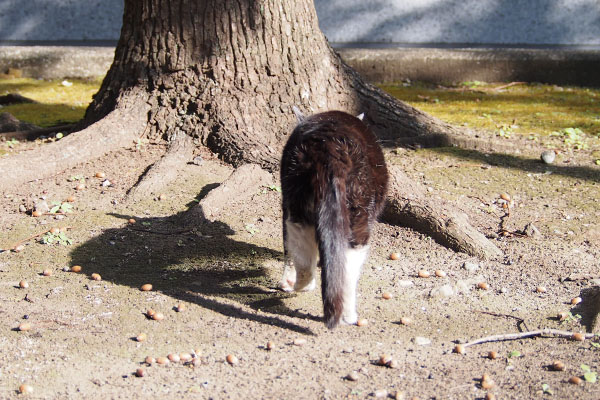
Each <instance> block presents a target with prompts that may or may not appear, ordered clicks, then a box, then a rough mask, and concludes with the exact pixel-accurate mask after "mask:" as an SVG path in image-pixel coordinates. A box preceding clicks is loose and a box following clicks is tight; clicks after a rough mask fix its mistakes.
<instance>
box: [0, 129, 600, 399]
mask: <svg viewBox="0 0 600 400" xmlns="http://www.w3.org/2000/svg"><path fill="white" fill-rule="evenodd" d="M511 140H513V139H511ZM514 143H515V144H516V148H519V149H520V151H519V152H516V153H514V154H508V155H502V154H493V153H483V152H477V151H468V150H461V149H456V148H454V149H449V148H442V149H429V150H416V151H415V150H403V149H386V156H387V159H388V162H389V163H390V164H397V165H401V166H402V167H403V168H404V170H405V171H406V172H407V173H408V174H409V175H410V176H411V177H412V178H414V179H416V180H417V181H419V182H420V183H422V184H423V185H425V186H426V187H427V188H428V191H429V193H430V194H431V196H439V197H441V198H444V199H446V200H448V201H451V202H453V203H454V204H456V207H457V208H459V209H460V210H462V211H464V212H466V213H467V214H468V215H469V218H470V221H471V222H472V224H473V225H474V226H476V227H477V228H478V229H479V230H480V231H481V232H483V233H484V234H486V235H487V236H488V237H490V238H491V240H492V241H493V242H494V243H495V244H496V245H497V246H498V247H499V248H500V249H501V250H502V251H503V253H504V255H503V257H501V258H499V259H497V260H485V261H484V260H477V259H474V258H472V257H470V256H468V255H466V254H461V253H456V252H454V251H452V250H448V249H446V248H444V247H442V246H440V245H439V244H437V243H436V242H434V241H433V240H431V239H429V238H428V237H427V236H425V235H423V234H420V233H417V232H414V231H412V230H410V229H406V228H403V227H398V226H390V225H386V224H378V225H377V227H376V229H375V233H374V235H373V237H372V242H371V244H372V246H371V255H370V257H369V259H368V261H367V263H366V265H365V267H364V270H363V274H362V277H361V281H360V297H359V314H360V317H361V318H366V319H367V321H368V325H366V326H360V327H359V326H342V327H340V328H338V329H335V330H333V331H328V330H327V329H326V328H325V326H324V325H323V323H322V322H321V315H322V310H321V307H322V306H321V299H320V291H319V290H316V291H314V292H307V293H299V294H288V293H283V292H280V291H277V290H275V289H274V288H275V286H276V284H277V281H278V278H279V275H280V274H281V272H282V245H281V217H280V193H279V191H278V187H277V186H276V185H275V186H271V185H269V184H266V185H265V186H263V185H257V186H256V188H255V193H253V194H252V195H251V196H250V197H249V198H246V199H243V200H242V201H236V200H235V196H234V195H233V194H232V200H231V201H227V202H225V203H224V204H223V205H222V207H223V208H222V210H221V213H220V214H219V215H220V216H219V218H218V219H216V220H215V221H214V222H209V221H201V220H199V219H197V218H194V217H192V216H191V215H190V214H189V213H186V210H188V209H190V208H193V207H194V206H195V205H196V204H197V202H198V200H200V199H201V198H202V197H204V196H205V195H206V194H207V193H208V192H209V191H210V189H213V188H215V187H216V186H218V184H219V183H220V182H222V181H223V180H225V179H226V178H227V177H228V176H229V175H230V174H231V172H232V171H233V170H232V168H231V167H229V166H227V165H223V164H222V163H220V162H219V161H217V160H215V159H214V158H212V157H211V156H210V155H209V154H208V153H202V154H201V156H202V159H203V160H202V162H201V163H199V165H196V164H193V163H190V164H188V165H186V167H185V170H184V171H183V172H182V173H181V174H180V178H179V179H178V180H177V181H176V182H175V183H173V184H171V185H169V186H168V188H167V189H165V190H164V191H163V192H162V193H157V194H156V195H155V196H151V197H149V198H147V199H145V200H143V201H139V202H134V203H128V202H125V201H124V196H125V193H126V191H127V189H128V188H130V187H131V186H132V185H133V184H134V183H135V182H136V180H137V179H138V176H139V175H140V174H141V173H142V172H143V171H144V170H145V169H146V168H147V167H148V166H149V165H150V164H151V163H153V162H154V161H155V160H157V159H158V158H159V157H160V156H161V155H162V154H163V153H164V148H163V147H162V146H159V145H152V144H145V145H141V146H137V147H135V146H132V148H131V149H126V150H122V151H119V152H116V153H113V154H108V155H106V156H104V157H102V158H100V159H98V160H94V161H92V162H89V163H87V164H85V165H80V166H78V167H77V168H73V169H71V170H68V171H65V172H63V173H60V174H58V175H56V176H54V177H52V178H50V179H43V180H39V181H35V182H30V183H27V184H24V185H23V186H21V187H20V188H19V189H18V190H16V191H12V192H5V193H3V194H2V197H1V198H0V226H1V227H2V229H1V232H0V248H4V249H10V248H12V247H13V246H14V245H15V244H17V243H19V242H21V241H23V240H25V239H27V238H30V237H31V236H33V235H37V234H43V233H44V232H46V231H48V230H49V229H50V228H52V227H58V228H59V229H60V230H61V231H62V232H63V234H64V236H63V238H62V239H63V240H64V241H65V243H63V244H60V243H56V242H55V243H51V244H43V243H41V241H40V240H41V238H42V237H43V236H39V237H37V238H32V239H30V240H27V241H25V242H24V247H23V249H22V250H21V251H20V252H13V251H4V252H2V253H0V287H1V289H0V322H1V323H0V398H3V399H12V398H21V397H25V396H24V395H20V394H18V388H19V386H20V385H21V384H23V383H26V384H28V385H30V386H31V387H32V389H33V392H32V393H31V394H30V395H28V396H27V398H34V399H37V398H39V399H42V398H44V399H66V398H68V399H79V398H95V399H99V398H102V399H137V398H140V399H141V398H144V399H146V398H164V399H182V398H186V399H187V398H190V399H195V398H198V399H230V398H232V399H234V398H235V399H239V398H256V399H289V398H305V399H321V398H322V399H339V398H349V399H361V398H372V397H377V398H386V397H387V398H405V399H411V398H418V399H433V398H435V399H483V398H486V395H487V394H488V393H491V394H494V395H495V396H496V397H495V398H497V399H532V398H550V396H551V398H556V399H559V398H560V399H597V398H600V387H599V386H598V385H600V383H592V382H586V381H584V382H583V383H581V384H579V385H576V384H571V383H568V380H569V378H571V377H573V376H579V377H583V375H584V372H585V371H584V370H583V369H582V368H581V365H582V364H585V365H587V366H589V367H590V369H591V372H592V375H593V372H596V371H597V370H598V368H600V349H599V348H598V345H597V344H596V343H595V341H597V340H585V341H575V340H572V339H569V338H556V337H541V338H526V339H521V340H514V341H502V342H491V343H484V344H480V345H475V346H471V347H468V348H467V349H466V353H465V354H457V353H455V352H453V351H452V350H453V349H454V347H455V345H456V343H458V342H461V341H462V342H465V341H471V340H475V339H477V338H481V337H486V336H490V335H497V334H508V333H517V332H519V331H527V330H536V329H541V328H555V329H561V330H566V331H573V332H585V331H586V329H588V330H589V329H592V325H593V324H592V322H591V321H590V320H591V319H592V318H593V312H590V310H592V311H593V310H594V309H595V308H597V305H598V304H599V302H598V300H597V298H596V297H594V287H596V286H598V284H599V283H600V280H599V279H600V272H599V266H600V261H599V260H600V244H599V238H600V228H598V221H599V219H600V218H599V217H600V205H599V199H600V186H599V183H600V168H599V167H598V166H595V165H593V163H591V162H590V161H589V157H588V156H585V157H584V156H583V155H582V154H583V153H582V152H575V153H573V152H569V151H566V152H561V153H560V154H559V155H558V157H557V160H556V162H555V163H554V164H552V165H545V164H543V163H542V162H540V161H539V154H540V151H541V148H539V147H527V146H525V145H524V144H523V143H519V142H518V139H514ZM37 145H39V144H31V143H20V144H19V145H17V146H16V147H15V151H24V150H25V149H26V148H30V147H34V146H37ZM9 156H10V155H9ZM23 168H27V167H26V166H23ZM100 171H101V172H103V173H104V174H105V175H106V177H105V178H96V177H95V174H96V173H97V172H100ZM104 179H108V180H109V181H110V183H111V184H110V185H109V186H102V182H103V181H104ZM83 181H85V185H86V187H85V188H84V189H82V190H76V189H75V187H76V186H77V185H78V184H79V183H80V182H83ZM503 193H506V194H509V195H510V197H511V208H510V216H508V217H505V218H504V227H505V228H507V229H509V230H514V231H520V230H522V229H523V228H524V227H525V225H527V224H528V223H533V224H534V225H535V226H536V227H537V228H538V229H539V232H540V233H539V235H537V236H535V237H522V236H519V235H514V236H510V237H504V236H502V235H498V232H499V230H500V224H501V221H502V220H501V217H502V216H503V215H504V214H505V210H504V209H503V208H502V206H501V201H499V199H500V196H501V194H503ZM69 196H74V197H75V199H74V201H73V202H72V203H69V204H71V205H72V209H70V210H69V211H70V212H68V213H66V214H65V215H56V214H52V213H46V214H44V215H42V216H40V217H33V216H32V215H31V213H30V211H31V209H32V208H33V206H34V204H35V203H39V202H41V201H42V200H43V199H45V201H46V203H47V204H48V205H49V207H50V208H52V206H53V202H65V201H66V199H67V198H68V197H69ZM20 206H23V207H20ZM20 208H21V210H20ZM65 208H68V207H65ZM130 218H133V219H135V223H130V222H128V220H129V219H130ZM48 238H55V239H56V238H57V237H56V236H48V235H47V236H46V239H48ZM67 239H69V240H71V241H72V243H71V244H68V243H66V241H67ZM391 252H398V253H399V254H400V258H399V259H398V260H390V259H389V255H390V253H391ZM74 265H80V266H82V271H81V272H80V273H75V272H68V269H69V268H70V267H71V266H74ZM45 269H49V270H50V272H51V273H52V274H51V276H43V274H42V272H43V271H44V270H45ZM420 270H427V271H429V272H430V273H431V275H432V276H431V277H429V278H421V277H418V272H419V271H420ZM435 270H441V271H444V272H445V273H446V276H444V277H435V275H434V271H435ZM93 273H97V274H100V275H101V278H102V280H100V281H96V280H93V279H92V274H93ZM22 280H25V281H27V283H28V287H27V288H20V287H19V282H20V281H22ZM480 282H486V283H487V285H488V289H487V290H484V289H478V288H477V285H478V284H479V283H480ZM145 283H151V284H152V285H153V290H152V291H149V292H145V291H141V290H140V287H141V286H142V285H143V284H145ZM440 288H441V290H440ZM383 293H389V294H391V295H392V297H391V299H387V300H386V299H384V298H383V297H382V294H383ZM578 296H581V297H582V298H583V302H582V303H581V304H579V305H576V306H573V305H571V299H573V298H575V297H578ZM178 304H182V305H184V306H185V309H184V310H181V311H180V312H177V311H176V310H175V308H176V306H177V305H178ZM148 309H154V310H156V311H157V312H161V313H162V314H163V315H164V319H162V320H160V321H157V320H152V319H149V318H147V317H146V315H145V313H146V311H147V310H148ZM559 312H567V313H568V312H572V314H571V315H572V316H571V317H568V318H566V319H565V320H564V321H559V319H558V318H557V315H558V313H559ZM576 315H577V316H582V318H581V319H580V318H578V317H577V316H576ZM403 318H410V319H412V323H410V324H402V323H401V319H403ZM24 322H27V323H29V324H30V329H29V330H25V331H19V330H18V329H17V327H18V326H19V324H21V323H24ZM141 333H145V334H146V336H147V338H146V340H144V341H142V342H139V341H137V340H136V337H138V335H140V334H141ZM299 339H302V340H299ZM303 341H304V343H302V342H303ZM268 342H271V344H272V349H270V350H268V349H267V347H266V346H267V343H268ZM490 351H495V352H497V354H498V356H497V358H496V359H490V358H488V357H487V355H488V352H490ZM181 353H189V354H193V355H194V356H195V358H196V359H198V361H195V362H188V363H182V362H171V363H170V364H169V365H157V364H153V365H147V364H146V363H145V362H144V360H145V359H146V357H147V356H151V357H155V358H158V357H165V356H167V355H168V354H181ZM228 354H232V355H235V357H237V360H238V362H237V364H235V365H230V364H229V363H228V362H227V361H226V356H227V355H228ZM381 354H387V355H389V356H391V357H392V358H393V360H396V362H397V364H396V365H394V368H389V367H385V366H379V365H377V361H378V360H379V358H380V355H381ZM554 361H562V362H563V363H564V364H565V370H564V371H555V370H553V368H552V367H551V365H552V363H553V362H554ZM138 368H142V369H143V370H144V374H145V375H144V376H143V377H136V376H135V372H136V370H137V369H138ZM353 371H356V376H355V378H357V379H356V380H350V379H347V376H348V375H349V374H350V373H351V372H353ZM483 374H488V375H489V376H490V377H491V379H492V380H493V382H494V384H493V385H492V387H491V388H484V387H482V386H486V387H487V386H488V385H487V384H483V385H482V383H483V382H482V381H481V378H482V376H483ZM589 376H590V374H588V377H589ZM590 380H591V379H590ZM403 396H404V397H403ZM488 396H489V395H488Z"/></svg>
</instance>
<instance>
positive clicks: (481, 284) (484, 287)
mask: <svg viewBox="0 0 600 400" xmlns="http://www.w3.org/2000/svg"><path fill="white" fill-rule="evenodd" d="M489 288H490V285H488V284H487V282H479V283H477V289H481V290H488V289H489Z"/></svg>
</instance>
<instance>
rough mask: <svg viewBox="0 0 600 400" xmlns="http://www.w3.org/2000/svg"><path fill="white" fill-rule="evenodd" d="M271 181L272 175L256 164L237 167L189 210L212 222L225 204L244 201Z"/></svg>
mask: <svg viewBox="0 0 600 400" xmlns="http://www.w3.org/2000/svg"><path fill="white" fill-rule="evenodd" d="M272 183H273V175H271V173H269V172H267V171H266V170H264V169H262V168H260V167H259V166H258V165H256V164H245V165H242V166H241V167H239V168H237V169H236V170H235V171H233V173H232V174H231V175H230V176H229V177H228V178H227V179H226V180H225V181H224V182H223V183H221V184H220V185H219V186H217V187H216V188H214V189H213V190H211V191H210V192H208V194H207V195H206V196H205V197H204V198H203V199H202V200H200V203H198V206H196V207H195V208H194V209H192V210H191V212H192V213H193V214H194V215H196V216H197V217H199V218H205V219H207V220H209V221H211V222H214V221H215V220H217V219H218V218H219V216H220V215H222V214H223V213H224V212H225V211H226V210H227V205H228V204H231V203H234V202H240V201H244V200H246V199H248V198H250V196H252V195H254V194H256V193H258V191H259V190H260V188H261V187H262V186H268V185H271V184H272Z"/></svg>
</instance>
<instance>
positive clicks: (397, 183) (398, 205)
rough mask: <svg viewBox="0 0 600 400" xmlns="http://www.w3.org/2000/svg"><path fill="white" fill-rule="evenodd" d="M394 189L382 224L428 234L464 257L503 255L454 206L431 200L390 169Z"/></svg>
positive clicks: (423, 192)
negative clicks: (464, 254)
mask: <svg viewBox="0 0 600 400" xmlns="http://www.w3.org/2000/svg"><path fill="white" fill-rule="evenodd" d="M390 177H391V180H390V189H389V195H388V202H387V204H386V208H385V210H384V212H383V215H382V216H381V218H382V220H383V221H385V222H388V223H391V224H396V225H402V226H408V227H410V228H413V229H415V230H417V231H419V232H423V233H426V234H428V235H430V236H431V237H432V238H433V239H435V240H436V241H437V242H438V243H440V244H442V245H444V246H446V247H449V248H451V249H454V250H456V251H462V252H464V253H467V254H470V255H473V256H476V257H479V258H482V259H489V258H494V257H498V256H500V255H502V252H501V251H500V249H498V247H496V246H495V245H494V244H493V243H492V242H490V241H489V240H488V239H487V238H486V237H485V236H483V235H482V234H481V233H480V232H478V231H477V230H476V229H475V228H473V227H472V226H471V225H470V224H469V222H468V220H467V216H466V215H464V214H462V213H459V212H456V211H455V210H452V209H451V205H450V204H447V203H445V202H442V201H440V200H434V199H431V198H429V197H428V196H427V192H426V191H425V190H424V188H423V187H421V186H420V185H419V184H417V183H416V182H414V181H412V180H411V179H409V178H408V177H407V176H406V175H405V174H404V172H402V171H401V170H400V169H399V168H397V167H396V168H390Z"/></svg>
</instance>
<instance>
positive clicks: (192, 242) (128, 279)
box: [70, 206, 320, 335]
mask: <svg viewBox="0 0 600 400" xmlns="http://www.w3.org/2000/svg"><path fill="white" fill-rule="evenodd" d="M111 215H112V216H114V217H116V218H119V219H122V220H123V225H122V227H119V228H110V229H106V230H104V231H103V232H102V233H101V234H100V235H98V236H95V237H93V238H91V239H90V240H88V241H87V242H85V243H83V244H82V245H80V246H78V247H77V248H75V249H74V250H73V251H72V252H71V254H70V256H71V265H83V266H85V268H84V270H83V271H84V272H85V273H87V274H90V275H91V273H93V272H96V273H99V274H100V275H101V276H102V279H103V280H104V281H111V282H114V283H116V284H119V285H126V286H130V287H132V288H135V289H139V288H140V287H141V285H143V284H145V283H152V285H153V287H154V290H157V291H160V292H161V293H163V294H165V295H167V296H170V297H172V298H173V299H176V300H184V301H188V302H192V303H196V304H198V305H200V306H201V307H204V308H207V309H210V310H212V311H215V312H218V313H220V314H222V315H225V316H227V317H231V318H238V319H247V320H250V321H255V322H259V323H263V324H267V325H273V326H278V327H280V328H283V329H288V330H291V331H294V332H298V333H302V334H311V335H312V334H313V332H312V331H311V330H310V329H309V328H307V327H305V326H302V325H300V324H297V323H294V322H290V321H289V318H286V319H287V320H286V319H284V318H282V316H286V317H293V318H300V319H311V320H320V317H317V316H313V315H309V314H303V313H299V312H298V311H294V310H291V309H289V308H288V307H287V306H286V304H285V302H284V300H285V299H286V298H288V297H290V296H295V294H289V293H285V292H282V291H278V290H275V288H274V286H275V282H272V280H271V279H269V274H268V271H267V270H266V269H265V267H264V263H265V262H269V261H270V260H279V261H282V254H281V253H280V252H277V251H274V250H272V249H269V248H265V247H260V246H255V245H253V244H250V243H245V242H241V241H237V240H234V239H232V238H231V237H230V235H232V234H233V233H234V231H233V229H231V227H229V226H228V225H226V224H224V223H222V222H219V221H216V222H210V221H208V220H206V219H204V218H202V215H201V210H200V209H199V207H198V206H192V207H191V208H190V209H188V210H187V211H184V212H181V213H178V214H175V215H171V216H167V217H147V218H136V217H132V216H129V215H119V214H111ZM130 218H135V220H136V221H135V223H128V222H127V221H128V220H129V219H130ZM248 308H251V309H252V310H260V311H261V312H258V313H257V312H252V311H250V310H248Z"/></svg>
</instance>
